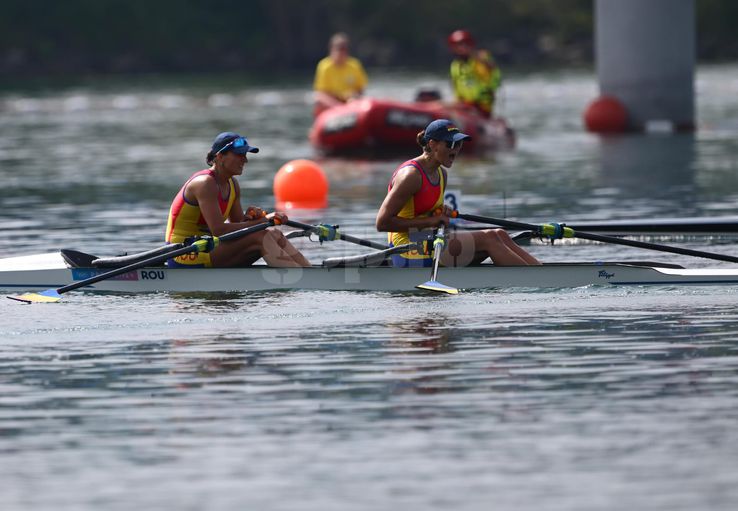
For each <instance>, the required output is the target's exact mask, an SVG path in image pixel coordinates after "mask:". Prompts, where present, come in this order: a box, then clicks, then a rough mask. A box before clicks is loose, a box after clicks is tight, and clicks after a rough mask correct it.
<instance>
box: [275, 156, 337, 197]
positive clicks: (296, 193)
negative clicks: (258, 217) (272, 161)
mask: <svg viewBox="0 0 738 511" xmlns="http://www.w3.org/2000/svg"><path fill="white" fill-rule="evenodd" d="M274 198H275V199H276V202H277V209H294V208H298V209H321V208H325V207H326V206H327V205H328V179H327V178H326V177H325V174H324V173H323V169H321V168H320V166H319V165H318V164H317V163H315V162H314V161H311V160H292V161H289V162H287V163H285V164H284V165H282V167H281V168H280V169H279V170H278V171H277V174H276V175H275V176H274Z"/></svg>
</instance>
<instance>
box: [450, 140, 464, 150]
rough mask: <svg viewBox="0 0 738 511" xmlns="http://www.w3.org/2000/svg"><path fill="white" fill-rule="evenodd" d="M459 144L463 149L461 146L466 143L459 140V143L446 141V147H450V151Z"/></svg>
mask: <svg viewBox="0 0 738 511" xmlns="http://www.w3.org/2000/svg"><path fill="white" fill-rule="evenodd" d="M457 143H458V144H459V147H461V145H462V144H463V143H464V141H463V140H459V141H458V142H457V141H456V140H451V141H449V140H447V141H446V147H448V148H449V149H453V148H454V147H456V144H457Z"/></svg>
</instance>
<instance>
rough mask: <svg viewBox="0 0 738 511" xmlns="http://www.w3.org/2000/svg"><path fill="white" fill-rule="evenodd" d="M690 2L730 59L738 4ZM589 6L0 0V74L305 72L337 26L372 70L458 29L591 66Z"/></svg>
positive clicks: (493, 44)
mask: <svg viewBox="0 0 738 511" xmlns="http://www.w3.org/2000/svg"><path fill="white" fill-rule="evenodd" d="M695 1H696V3H695V5H696V10H697V41H698V43H697V48H696V52H697V58H698V60H699V61H700V62H710V61H721V60H722V61H724V60H731V59H735V58H736V57H737V56H738V38H737V37H736V30H735V27H734V26H733V23H734V20H736V19H738V2H735V1H731V0H695ZM593 9H594V0H454V1H435V0H426V1H425V2H418V1H417V0H373V1H371V2H366V1H363V0H310V1H304V0H186V1H176V2H175V1H173V0H63V1H55V0H51V1H41V0H4V1H3V5H2V17H0V28H1V29H0V73H2V76H4V77H5V78H8V79H10V77H11V76H12V77H14V78H19V77H39V76H50V75H74V74H128V73H164V74H169V73H222V72H238V73H246V74H251V73H259V75H260V76H261V75H263V76H268V75H270V74H290V73H295V72H300V73H302V72H307V71H309V72H310V73H312V70H313V69H314V66H315V64H316V62H317V60H318V59H320V58H321V57H322V56H324V55H325V53H326V44H327V40H328V38H329V37H330V35H331V34H332V33H334V32H336V31H345V32H347V33H348V34H349V35H350V36H351V38H352V51H353V53H354V55H356V56H358V57H359V58H361V59H362V61H363V62H364V64H365V65H366V66H367V68H369V69H371V68H373V67H374V68H378V67H381V68H405V69H424V70H436V69H437V70H439V72H445V71H446V68H447V65H448V61H449V55H448V51H447V48H446V44H445V39H446V36H447V35H448V34H449V33H450V32H451V31H453V30H455V29H457V28H466V29H468V30H470V31H472V32H473V33H474V34H475V36H476V38H477V40H478V42H479V44H480V46H484V47H487V48H489V49H491V50H492V52H493V53H494V54H495V56H496V58H497V60H498V61H499V62H500V63H501V65H503V66H505V67H507V68H510V67H518V68H535V67H541V66H547V67H556V66H591V65H592V55H593ZM666 15H668V14H667V13H665V16H666Z"/></svg>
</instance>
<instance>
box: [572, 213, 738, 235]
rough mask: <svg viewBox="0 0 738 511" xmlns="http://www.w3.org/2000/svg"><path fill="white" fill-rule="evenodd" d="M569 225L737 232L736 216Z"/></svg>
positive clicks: (607, 230) (608, 230) (614, 230)
mask: <svg viewBox="0 0 738 511" xmlns="http://www.w3.org/2000/svg"><path fill="white" fill-rule="evenodd" d="M569 227H571V228H572V229H574V230H575V231H576V230H579V229H581V230H583V231H587V232H598V233H600V232H601V233H604V234H691V235H695V234H700V235H721V234H723V235H724V234H736V233H738V217H735V216H730V217H704V218H699V217H692V218H654V219H651V220H647V221H639V220H609V221H605V222H593V221H584V222H573V223H572V224H569Z"/></svg>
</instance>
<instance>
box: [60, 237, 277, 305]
mask: <svg viewBox="0 0 738 511" xmlns="http://www.w3.org/2000/svg"><path fill="white" fill-rule="evenodd" d="M271 225H274V224H273V223H272V222H265V223H263V224H257V225H252V226H251V227H245V228H243V229H239V230H238V231H233V232H229V233H226V234H224V235H223V236H219V237H218V240H219V241H221V242H222V241H230V240H234V239H238V238H242V237H243V236H248V235H249V234H253V233H255V232H259V231H263V230H264V229H266V228H267V227H269V226H271ZM177 245H179V246H180V248H173V250H172V251H171V252H166V253H164V254H161V255H158V256H154V257H150V258H148V259H144V260H143V261H138V262H135V263H133V264H129V265H128V266H123V267H121V268H116V269H114V270H110V271H107V272H105V273H101V274H99V275H95V276H94V277H90V278H88V279H84V280H80V281H79V282H73V283H71V284H67V285H66V286H62V287H60V288H58V289H57V290H56V292H57V293H59V294H62V293H66V292H67V291H72V290H74V289H79V288H81V287H85V286H90V285H92V284H95V283H96V282H100V281H102V280H107V279H110V278H113V277H117V276H118V275H123V274H124V273H128V272H131V271H134V270H138V269H139V268H144V267H146V266H151V265H154V264H158V263H160V262H162V261H166V260H167V259H171V258H173V257H177V256H180V255H183V254H189V253H190V252H195V251H197V250H198V247H197V246H195V245H186V246H181V243H178V244H177ZM177 245H175V246H174V247H176V246H177Z"/></svg>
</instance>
